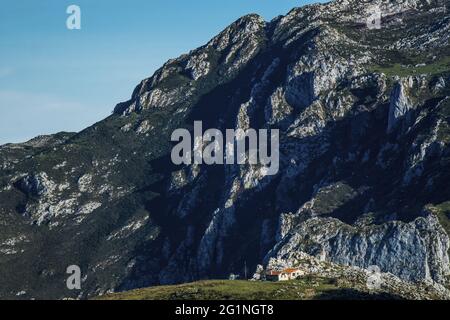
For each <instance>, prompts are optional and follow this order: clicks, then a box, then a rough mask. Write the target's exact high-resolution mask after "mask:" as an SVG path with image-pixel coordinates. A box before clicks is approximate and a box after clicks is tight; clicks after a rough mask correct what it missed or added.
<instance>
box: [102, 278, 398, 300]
mask: <svg viewBox="0 0 450 320" xmlns="http://www.w3.org/2000/svg"><path fill="white" fill-rule="evenodd" d="M98 299H101V300H311V299H401V298H400V297H399V296H395V295H391V294H387V293H386V294H384V293H381V294H380V293H377V294H375V293H370V292H368V291H367V290H366V291H364V290H362V289H355V288H354V287H353V286H351V285H349V284H341V283H340V281H339V280H337V279H329V278H318V277H314V278H311V277H305V278H302V279H299V280H295V281H288V282H261V281H226V280H210V281H199V282H194V283H189V284H182V285H174V286H161V287H152V288H146V289H137V290H133V291H129V292H123V293H116V294H111V295H107V296H103V297H100V298H98Z"/></svg>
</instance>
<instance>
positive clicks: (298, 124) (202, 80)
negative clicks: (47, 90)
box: [0, 0, 450, 298]
mask: <svg viewBox="0 0 450 320" xmlns="http://www.w3.org/2000/svg"><path fill="white" fill-rule="evenodd" d="M372 5H378V6H379V7H381V11H382V13H381V24H380V25H379V26H377V27H372V26H371V25H368V23H367V19H368V15H369V13H370V14H371V13H372V9H371V7H370V6H372ZM445 5H448V3H445ZM405 7H406V8H407V9H406V11H404V10H403V9H404V8H405ZM402 8H403V9H402ZM440 8H444V7H441V4H440V2H438V1H418V0H417V1H371V2H370V3H368V2H366V1H356V0H348V1H336V2H330V3H327V4H315V5H309V6H305V7H302V8H297V9H293V10H292V11H290V12H289V13H288V14H287V15H285V16H280V17H277V18H275V19H274V20H272V21H271V22H264V21H263V19H262V18H261V17H259V16H257V15H249V16H246V17H243V18H241V19H239V20H237V21H236V22H234V23H233V24H231V25H230V26H229V27H227V28H226V29H225V30H224V31H223V32H221V33H220V34H219V35H217V36H216V37H214V38H213V39H212V40H211V41H209V42H208V43H207V44H205V45H204V46H202V47H200V48H197V49H195V50H192V51H191V52H189V53H188V54H185V55H182V56H180V57H178V58H176V59H172V60H169V61H168V62H167V63H165V64H164V66H162V67H161V68H160V69H159V70H157V71H156V72H155V73H154V74H153V75H152V76H151V77H149V78H147V79H144V80H143V81H142V82H141V83H140V84H139V85H138V86H137V87H136V89H135V90H134V92H133V94H132V96H131V98H130V100H129V101H126V102H123V103H120V104H119V105H117V106H116V108H115V110H114V113H113V114H112V115H111V116H110V117H108V118H107V119H105V120H103V121H101V122H99V123H97V124H95V125H94V126H92V127H90V128H87V129H86V130H83V131H82V132H80V133H78V134H75V135H69V136H67V137H66V138H64V139H62V138H61V139H56V140H57V141H58V143H50V142H51V141H52V140H48V141H50V142H49V143H47V144H45V143H43V144H38V145H35V146H34V147H29V146H27V145H21V146H15V147H14V148H9V147H8V148H4V147H2V148H0V165H1V168H2V171H1V173H0V203H1V205H0V217H1V224H0V264H1V265H2V266H5V267H4V268H2V270H6V271H4V274H3V277H0V294H1V295H3V296H6V297H9V296H15V294H16V293H17V292H22V291H25V292H26V294H25V295H24V297H25V298H27V297H43V296H45V295H47V296H46V297H50V296H51V297H63V296H65V295H70V294H71V293H67V291H66V290H65V288H64V287H62V286H59V285H58V284H60V283H63V282H64V281H62V279H63V278H64V276H65V273H64V272H65V267H66V266H65V265H64V264H65V263H66V262H70V264H76V265H79V266H80V267H81V268H82V270H84V272H85V280H84V282H83V288H84V289H83V291H82V292H81V293H80V296H81V297H88V296H93V295H98V294H102V293H105V292H108V291H111V290H125V289H130V288H136V287H142V286H148V285H155V284H168V283H180V282H186V281H192V280H196V279H204V278H226V277H227V276H228V275H229V274H230V273H233V274H235V273H240V272H242V270H243V269H242V268H243V266H244V264H247V265H248V266H249V267H255V268H256V266H257V265H259V264H264V265H268V264H274V261H275V262H279V263H280V267H297V266H296V264H298V261H299V260H298V259H297V257H298V255H299V254H300V253H301V254H300V255H303V254H306V255H308V256H312V257H314V258H315V259H319V260H323V261H326V262H331V263H335V264H340V265H346V266H352V267H359V268H363V269H365V268H369V267H371V266H378V267H379V268H380V269H381V271H382V272H384V273H392V274H394V275H395V276H396V277H398V278H400V279H402V281H409V282H412V283H418V282H422V281H425V282H427V283H429V285H436V286H438V285H439V286H445V285H448V283H447V281H448V276H449V275H450V270H449V266H448V264H449V255H448V249H449V247H450V243H449V237H448V232H449V229H448V225H450V224H449V220H448V217H449V205H448V201H450V199H449V194H450V189H449V186H448V180H449V178H450V172H449V171H450V170H449V169H448V168H449V161H450V160H449V159H450V149H449V143H450V138H449V137H450V125H449V115H450V111H449V110H450V109H449V108H450V100H449V97H450V87H449V83H450V71H449V63H450V58H449V53H450V46H449V41H448V39H449V38H448V37H449V32H448V29H449V25H450V15H449V13H448V12H447V11H446V10H444V9H440ZM194 121H203V123H204V124H205V128H206V127H210V128H220V129H228V128H229V129H234V128H242V129H248V128H254V129H278V130H279V132H280V170H279V172H278V174H277V175H274V176H269V175H266V174H264V171H263V170H261V167H259V166H255V165H227V166H207V165H194V164H192V165H182V166H175V165H173V164H172V163H171V161H170V152H171V143H170V137H171V134H172V132H173V131H174V130H175V129H178V128H186V129H188V130H191V129H192V125H193V122H194ZM56 140H55V141H56ZM11 243H13V244H14V245H11ZM36 256H45V257H46V258H47V259H46V261H49V263H47V264H46V263H39V264H33V265H32V267H31V268H30V267H29V265H30V264H31V261H34V260H33V259H34V258H35V257H36ZM16 270H27V271H26V272H25V271H23V272H22V273H20V276H18V275H17V273H16ZM2 272H3V271H2ZM18 277H20V278H26V279H27V282H26V284H25V285H24V287H21V286H22V283H23V282H22V281H17V280H15V279H17V278H18Z"/></svg>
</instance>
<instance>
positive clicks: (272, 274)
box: [266, 268, 299, 276]
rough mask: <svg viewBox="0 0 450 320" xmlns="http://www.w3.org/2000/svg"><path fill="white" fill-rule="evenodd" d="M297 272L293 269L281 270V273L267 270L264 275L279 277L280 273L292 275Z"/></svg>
mask: <svg viewBox="0 0 450 320" xmlns="http://www.w3.org/2000/svg"><path fill="white" fill-rule="evenodd" d="M297 271H299V270H298V269H294V268H287V269H283V270H281V271H277V270H268V271H267V272H266V275H269V276H278V275H280V274H281V273H288V274H291V273H294V272H297Z"/></svg>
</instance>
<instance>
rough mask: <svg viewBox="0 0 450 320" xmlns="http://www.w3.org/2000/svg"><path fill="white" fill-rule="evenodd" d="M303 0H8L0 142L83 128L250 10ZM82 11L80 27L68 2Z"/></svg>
mask: <svg viewBox="0 0 450 320" xmlns="http://www.w3.org/2000/svg"><path fill="white" fill-rule="evenodd" d="M311 2H317V1H301V0H227V1H217V0H189V1H188V0H128V1H118V0H71V1H66V0H2V1H1V4H0V144H3V143H7V142H21V141H25V140H28V139H30V138H32V137H34V136H36V135H39V134H49V133H55V132H58V131H79V130H81V129H83V128H85V127H87V126H89V125H91V124H93V123H95V122H96V121H99V120H101V119H103V118H104V117H106V116H108V115H109V114H110V113H111V111H112V110H113V108H114V106H115V105H116V104H117V103H118V102H121V101H125V100H127V99H128V98H129V97H130V95H131V92H132V90H133V89H134V87H135V86H136V85H137V84H138V83H139V81H140V80H142V79H144V78H146V77H149V76H150V75H151V74H152V73H153V72H154V71H155V70H156V69H157V68H158V67H160V66H161V65H162V64H163V63H164V62H165V61H167V60H168V59H170V58H174V57H177V56H179V55H180V54H182V53H185V52H188V51H189V50H191V49H194V48H196V47H198V46H200V45H203V44H205V43H206V42H207V41H208V40H209V39H210V38H212V37H213V36H214V35H216V34H217V33H218V32H220V31H221V30H223V29H224V28H225V27H226V26H227V25H229V24H230V23H231V22H233V21H234V20H236V19H237V18H239V17H240V16H243V15H245V14H248V13H258V14H260V15H262V16H263V17H264V18H265V19H266V20H271V19H272V18H274V17H275V16H277V15H279V14H285V13H287V12H288V11H289V10H290V9H292V8H293V7H298V6H302V5H305V4H307V3H311ZM71 4H76V5H78V6H80V8H81V13H82V17H81V21H82V22H81V23H82V24H81V27H82V29H81V30H68V29H67V28H66V19H67V17H68V15H67V14H66V9H67V7H68V6H69V5H71Z"/></svg>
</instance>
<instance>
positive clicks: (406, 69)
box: [369, 56, 450, 77]
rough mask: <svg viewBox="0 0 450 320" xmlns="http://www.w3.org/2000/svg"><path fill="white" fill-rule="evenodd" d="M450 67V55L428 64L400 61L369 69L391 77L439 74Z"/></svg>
mask: <svg viewBox="0 0 450 320" xmlns="http://www.w3.org/2000/svg"><path fill="white" fill-rule="evenodd" d="M417 61H420V60H417ZM422 61H423V60H422ZM449 69H450V56H446V57H443V58H442V59H440V60H437V61H433V62H431V63H427V64H420V63H419V62H417V64H415V65H404V64H400V63H394V64H392V65H381V66H380V65H375V66H371V67H370V68H369V70H370V71H372V72H378V73H384V74H386V75H387V76H390V77H393V76H400V77H407V76H412V75H416V74H429V75H437V74H440V73H444V72H448V70H449Z"/></svg>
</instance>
